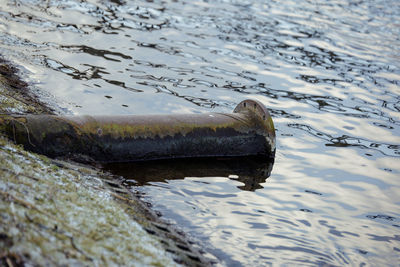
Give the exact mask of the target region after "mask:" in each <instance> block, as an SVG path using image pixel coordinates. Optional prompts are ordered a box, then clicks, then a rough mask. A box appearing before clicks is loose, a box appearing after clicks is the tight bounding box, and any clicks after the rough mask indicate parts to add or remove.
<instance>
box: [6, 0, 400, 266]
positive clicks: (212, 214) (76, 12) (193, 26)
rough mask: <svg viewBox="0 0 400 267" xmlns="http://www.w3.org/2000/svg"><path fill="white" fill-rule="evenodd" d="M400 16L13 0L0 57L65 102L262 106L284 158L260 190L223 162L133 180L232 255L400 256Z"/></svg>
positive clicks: (356, 260)
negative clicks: (204, 169) (225, 169)
mask: <svg viewBox="0 0 400 267" xmlns="http://www.w3.org/2000/svg"><path fill="white" fill-rule="evenodd" d="M399 18H400V3H399V2H398V1H372V0H371V1H361V2H359V1H358V2H355V1H341V0H335V1H318V2H313V1H300V2H298V1H284V2H282V1H268V2H265V1H257V0H254V1H234V0H220V1H212V2H208V1H171V2H170V1H167V2H161V1H135V2H132V1H94V0H93V1H75V0H65V1H33V0H23V1H17V2H15V1H6V0H3V1H1V5H0V53H1V54H2V55H3V56H5V57H6V58H8V59H10V60H11V61H14V62H16V63H18V64H20V66H21V68H22V69H23V70H24V72H23V73H24V75H25V78H26V79H27V80H28V81H31V82H32V83H34V85H35V86H36V88H39V89H40V90H41V93H42V94H43V98H44V99H45V100H46V101H50V102H53V103H54V104H55V105H58V107H59V110H60V112H68V113H76V114H148V113H194V112H209V111H216V112H231V111H232V109H233V108H234V107H235V106H236V104H237V103H238V102H240V101H241V100H243V99H244V98H248V97H250V98H254V99H258V100H260V101H261V102H262V103H264V104H265V105H266V106H267V107H268V108H269V109H270V111H271V114H272V116H273V119H274V122H275V126H276V129H277V142H278V143H277V156H276V160H275V163H274V166H273V170H272V173H271V176H270V177H269V178H268V179H267V180H265V182H264V181H261V183H260V184H259V185H260V187H259V188H258V187H257V188H258V189H257V190H253V191H246V190H241V188H240V187H241V186H244V184H243V183H242V182H240V178H241V176H240V175H238V174H237V173H231V174H230V175H231V176H229V174H227V175H221V174H220V173H219V172H218V171H215V173H214V174H213V173H212V172H213V168H212V166H210V170H209V171H210V172H209V173H207V175H206V177H204V175H203V176H201V172H199V169H198V168H197V169H196V168H193V170H187V171H188V173H185V177H186V178H185V179H172V178H171V179H167V180H165V179H164V178H163V177H161V179H160V180H157V181H155V180H153V182H149V183H147V185H144V186H142V187H134V188H133V190H139V191H140V192H141V194H144V198H145V199H146V200H147V201H150V202H151V203H153V205H154V207H155V208H156V209H158V210H160V211H161V212H162V213H163V215H164V217H165V218H167V219H169V220H172V221H175V222H177V223H179V225H181V226H182V227H183V229H185V230H186V231H187V232H188V233H189V234H190V235H192V236H193V238H194V239H196V240H198V241H200V242H201V243H202V244H203V245H204V247H206V248H207V249H208V251H209V252H210V253H212V254H214V255H215V256H216V257H217V258H218V259H219V261H220V263H221V264H225V265H227V266H236V265H237V266H240V265H245V266H260V265H268V264H269V263H272V264H277V265H279V264H304V265H315V264H320V265H322V264H329V265H339V266H341V265H345V264H349V265H363V264H367V265H372V266H377V265H396V262H400V235H399V234H398V233H399V228H400V195H399V192H400V180H399V177H400V164H399V163H400V162H399V157H400V151H399V148H400V113H399V111H400V86H399V84H400V70H399V62H400V39H399V36H400V27H399V25H400V20H399ZM215 168H220V167H219V165H218V164H217V165H216V167H215ZM155 169H157V168H155ZM233 172H236V171H233ZM235 175H238V176H239V179H234V178H232V177H236V176H235ZM134 176H135V171H134V170H132V177H134ZM177 176H178V175H177ZM132 177H131V178H132ZM229 177H230V178H229ZM265 178H266V177H265ZM132 179H135V178H132ZM136 180H140V177H137V178H136ZM261 187H262V188H261ZM242 189H243V188H242Z"/></svg>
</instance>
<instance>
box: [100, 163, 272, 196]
mask: <svg viewBox="0 0 400 267" xmlns="http://www.w3.org/2000/svg"><path fill="white" fill-rule="evenodd" d="M273 164H274V161H273V160H272V161H271V160H270V161H266V160H265V158H261V157H235V158H201V159H199V158H197V159H180V160H158V161H147V162H131V163H108V164H103V165H102V168H103V169H104V170H106V171H110V172H111V173H112V174H114V175H118V176H122V177H123V179H124V183H125V184H126V185H128V186H138V185H139V186H141V185H146V184H148V183H151V182H167V181H168V180H177V179H185V178H186V177H229V179H231V180H236V181H239V182H242V183H243V184H244V185H241V186H238V188H239V189H242V190H246V191H255V190H256V189H260V188H263V187H262V186H261V183H264V182H265V181H266V179H267V178H268V177H269V176H270V174H271V171H272V167H273Z"/></svg>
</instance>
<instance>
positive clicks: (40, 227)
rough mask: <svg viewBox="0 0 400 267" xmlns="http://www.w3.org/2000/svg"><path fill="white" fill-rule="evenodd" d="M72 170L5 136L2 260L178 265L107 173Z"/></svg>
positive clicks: (0, 182)
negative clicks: (111, 187)
mask: <svg viewBox="0 0 400 267" xmlns="http://www.w3.org/2000/svg"><path fill="white" fill-rule="evenodd" d="M71 166H73V165H71ZM71 166H70V168H66V167H62V168H60V167H58V166H57V165H55V164H54V163H52V162H51V161H50V160H48V159H46V158H44V157H43V158H40V157H39V156H37V155H35V154H32V153H29V152H26V151H23V150H21V148H20V147H17V146H15V145H12V144H10V143H9V142H8V141H7V140H6V139H4V138H0V177H1V179H0V214H1V215H0V247H1V250H2V251H3V255H0V257H2V258H3V259H4V260H5V261H7V259H8V260H13V261H14V262H15V263H18V261H22V262H25V263H26V262H32V263H34V264H35V265H36V264H37V265H40V266H45V265H49V264H50V265H54V264H56V265H72V264H77V263H79V265H95V266H105V265H136V266H137V265H145V266H147V265H149V266H174V265H175V263H174V261H173V259H172V257H171V256H170V255H167V253H166V252H165V250H164V248H163V247H162V245H161V243H160V242H159V240H157V239H156V238H155V237H154V236H152V235H149V234H148V233H147V232H146V231H145V230H144V229H143V227H142V226H141V225H139V224H138V223H137V222H135V221H134V220H133V218H132V215H133V214H132V213H134V210H133V209H132V207H131V206H127V204H125V205H123V204H122V203H119V202H117V201H115V199H114V196H113V193H112V191H110V190H108V189H107V186H106V184H105V182H104V181H103V180H102V179H100V178H99V177H100V176H101V174H100V173H98V172H97V171H96V170H91V169H88V168H85V167H81V166H75V168H72V167H71ZM136 216H139V215H138V214H136Z"/></svg>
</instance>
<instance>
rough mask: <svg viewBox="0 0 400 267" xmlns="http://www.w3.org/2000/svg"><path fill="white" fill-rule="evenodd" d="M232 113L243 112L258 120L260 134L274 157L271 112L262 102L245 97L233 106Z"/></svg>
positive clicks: (274, 148) (274, 143)
mask: <svg viewBox="0 0 400 267" xmlns="http://www.w3.org/2000/svg"><path fill="white" fill-rule="evenodd" d="M233 113H241V114H245V115H247V116H249V117H250V118H251V119H252V120H254V119H255V120H256V121H257V122H258V123H257V124H258V126H260V127H261V129H260V130H261V132H262V134H263V135H264V137H265V138H266V140H267V143H268V144H269V145H270V147H271V155H272V157H274V156H275V151H276V136H275V126H274V122H273V121H272V117H271V114H270V113H269V111H268V109H267V108H266V107H265V106H264V104H262V103H261V102H260V101H257V100H253V99H246V100H243V101H242V102H240V103H239V104H238V105H237V106H236V107H235V109H234V110H233Z"/></svg>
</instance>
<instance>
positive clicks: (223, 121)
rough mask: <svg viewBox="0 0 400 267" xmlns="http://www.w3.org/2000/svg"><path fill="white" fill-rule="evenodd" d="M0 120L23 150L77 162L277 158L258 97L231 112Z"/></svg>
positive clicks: (267, 118)
mask: <svg viewBox="0 0 400 267" xmlns="http://www.w3.org/2000/svg"><path fill="white" fill-rule="evenodd" d="M0 122H1V124H2V127H1V128H2V129H0V130H2V131H4V132H5V133H6V134H7V135H8V136H9V137H10V138H11V139H12V140H14V141H15V142H16V143H18V144H22V145H24V147H25V149H28V150H31V151H34V152H37V153H41V154H44V155H47V156H50V157H67V158H71V159H74V160H77V161H96V162H126V161H140V160H155V159H169V158H189V157H224V156H249V155H257V156H263V157H266V158H270V159H272V158H274V156H275V129H274V125H273V122H272V118H271V116H270V114H269V112H268V111H267V109H266V108H265V107H264V106H263V104H261V103H260V102H258V101H255V100H244V101H242V102H241V103H239V104H238V105H237V107H236V108H235V110H234V112H233V113H205V114H180V115H145V116H143V115H142V116H139V115H124V116H55V115H26V116H10V115H5V116H0Z"/></svg>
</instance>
